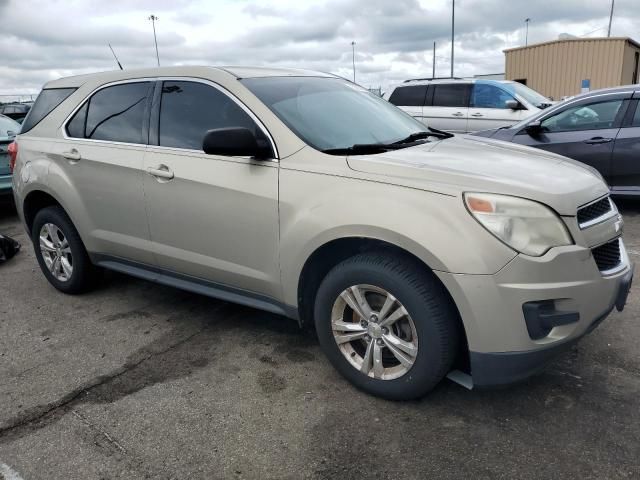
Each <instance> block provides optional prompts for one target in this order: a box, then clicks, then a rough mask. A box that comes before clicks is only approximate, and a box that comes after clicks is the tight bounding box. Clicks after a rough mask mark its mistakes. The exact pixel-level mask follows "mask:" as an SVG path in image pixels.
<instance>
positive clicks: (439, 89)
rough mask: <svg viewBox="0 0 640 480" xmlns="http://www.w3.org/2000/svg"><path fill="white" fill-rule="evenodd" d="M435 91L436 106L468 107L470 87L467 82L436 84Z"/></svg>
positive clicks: (434, 104)
mask: <svg viewBox="0 0 640 480" xmlns="http://www.w3.org/2000/svg"><path fill="white" fill-rule="evenodd" d="M434 87H435V90H434V93H433V106H434V107H463V108H464V107H467V105H468V103H469V87H470V85H466V84H450V85H435V86H434Z"/></svg>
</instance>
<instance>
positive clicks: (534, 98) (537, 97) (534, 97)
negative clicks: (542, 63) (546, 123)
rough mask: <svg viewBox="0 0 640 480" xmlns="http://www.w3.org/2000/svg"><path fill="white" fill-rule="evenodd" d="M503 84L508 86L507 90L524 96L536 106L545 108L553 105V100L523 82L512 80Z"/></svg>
mask: <svg viewBox="0 0 640 480" xmlns="http://www.w3.org/2000/svg"><path fill="white" fill-rule="evenodd" d="M503 86H504V87H506V89H507V90H513V91H514V92H515V93H516V95H519V96H520V97H522V98H524V99H525V100H526V101H527V102H529V103H530V104H531V105H533V106H534V107H538V108H544V107H548V106H549V105H551V100H549V99H548V98H547V97H545V96H544V95H542V94H540V93H538V92H536V91H535V90H532V89H531V88H529V87H527V86H526V85H523V84H521V83H518V82H512V83H507V84H504V85H503Z"/></svg>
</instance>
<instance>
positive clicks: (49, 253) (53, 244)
mask: <svg viewBox="0 0 640 480" xmlns="http://www.w3.org/2000/svg"><path fill="white" fill-rule="evenodd" d="M40 252H41V253H42V258H43V259H44V263H45V265H46V266H47V268H48V269H49V271H50V272H51V275H53V277H54V278H55V279H56V280H58V281H60V282H67V281H68V280H69V279H70V278H71V275H72V274H73V255H72V254H71V247H70V246H69V242H68V240H67V237H66V236H65V235H64V233H63V232H62V230H60V229H59V228H58V227H57V226H56V225H54V224H53V223H45V224H44V225H43V226H42V228H41V229H40Z"/></svg>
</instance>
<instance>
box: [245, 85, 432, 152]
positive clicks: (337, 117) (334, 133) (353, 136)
mask: <svg viewBox="0 0 640 480" xmlns="http://www.w3.org/2000/svg"><path fill="white" fill-rule="evenodd" d="M241 82H242V84H243V85H244V86H246V87H247V88H248V89H249V90H251V92H252V93H253V94H254V95H255V96H256V97H258V99H259V100H260V101H261V102H262V103H264V104H265V105H266V106H267V107H268V108H269V109H270V110H271V111H272V112H273V113H274V114H275V115H276V116H277V117H278V118H280V120H282V122H283V123H284V124H285V125H287V127H289V129H290V130H291V131H292V132H293V133H295V134H296V135H297V136H298V137H299V138H300V139H302V140H303V141H304V142H305V143H307V144H308V145H310V146H312V147H314V148H315V149H317V150H321V151H323V150H333V149H344V148H350V147H353V146H354V145H359V144H374V143H375V144H386V143H392V142H396V141H400V140H402V139H404V138H406V137H407V136H409V135H411V134H414V133H416V132H425V131H427V128H426V127H425V125H424V124H422V123H420V122H419V121H418V120H416V119H414V118H413V117H412V116H411V115H409V114H407V113H405V112H403V111H402V110H400V109H399V108H397V107H395V106H393V105H392V104H391V103H389V102H387V101H386V100H383V99H382V98H380V97H378V96H376V95H373V94H372V93H370V92H368V91H367V90H365V89H363V88H361V87H359V86H357V85H354V84H353V83H351V82H348V81H346V80H343V79H341V78H334V77H264V78H247V79H244V80H241Z"/></svg>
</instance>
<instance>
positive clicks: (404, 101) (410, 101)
mask: <svg viewBox="0 0 640 480" xmlns="http://www.w3.org/2000/svg"><path fill="white" fill-rule="evenodd" d="M426 95H427V85H413V86H410V87H398V88H396V89H395V90H394V91H393V93H392V94H391V97H389V102H390V103H392V104H394V105H396V106H398V107H422V106H423V105H424V99H425V96H426Z"/></svg>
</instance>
